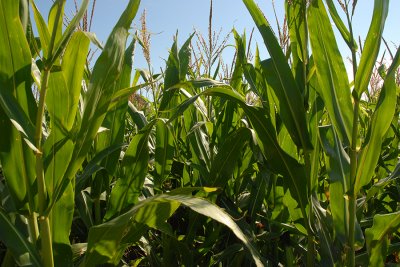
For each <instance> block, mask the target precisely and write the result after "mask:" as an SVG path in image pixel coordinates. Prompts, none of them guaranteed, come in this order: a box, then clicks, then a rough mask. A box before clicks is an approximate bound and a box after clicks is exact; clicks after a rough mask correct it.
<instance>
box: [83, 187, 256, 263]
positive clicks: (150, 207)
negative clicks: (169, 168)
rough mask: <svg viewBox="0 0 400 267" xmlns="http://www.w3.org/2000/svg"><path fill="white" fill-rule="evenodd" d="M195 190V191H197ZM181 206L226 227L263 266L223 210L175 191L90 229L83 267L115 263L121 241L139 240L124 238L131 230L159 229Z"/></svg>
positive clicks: (244, 237)
mask: <svg viewBox="0 0 400 267" xmlns="http://www.w3.org/2000/svg"><path fill="white" fill-rule="evenodd" d="M195 190H198V188H196V189H195ZM180 204H183V205H185V206H187V207H188V208H190V209H192V210H194V211H195V212H197V213H199V214H202V215H204V216H207V217H209V218H212V219H214V220H216V221H218V222H220V223H222V224H224V225H226V226H227V227H228V228H230V229H231V230H232V231H233V233H234V234H235V235H236V237H238V238H239V239H240V240H241V241H242V242H243V243H244V244H245V245H246V247H247V248H248V249H249V251H250V253H251V255H252V257H253V259H254V261H255V263H256V265H257V266H263V264H262V261H261V256H260V254H259V253H258V251H257V250H256V249H255V248H254V246H253V244H252V242H251V241H250V240H249V238H248V237H247V236H246V235H245V234H244V233H243V232H242V230H241V229H240V228H239V227H238V226H237V224H236V223H235V222H234V220H233V219H232V218H231V217H230V216H229V215H228V214H227V213H226V212H225V211H223V210H222V209H220V208H219V207H218V206H216V205H215V204H213V203H211V202H209V201H207V200H205V199H201V198H196V197H193V196H191V195H184V194H180V193H178V192H171V193H169V194H163V195H157V196H154V197H152V198H148V199H146V200H144V201H141V202H139V203H138V204H137V205H135V206H134V207H133V208H131V209H130V210H129V211H127V212H126V213H124V214H122V215H120V216H118V217H116V218H114V219H112V220H111V221H108V222H106V223H104V224H101V225H97V226H95V227H93V228H91V230H90V233H89V241H88V249H87V253H86V256H85V262H84V266H96V265H98V264H102V263H111V262H114V261H115V259H114V256H115V255H116V254H117V255H118V254H121V252H118V251H121V249H123V248H124V247H123V245H124V244H123V241H125V242H135V241H136V240H138V239H139V238H140V235H139V236H138V235H135V238H137V239H136V240H135V239H133V238H132V239H130V240H128V239H126V238H125V237H126V236H127V235H129V233H130V229H135V228H136V227H138V225H143V224H149V225H151V227H154V228H158V227H160V226H161V225H162V226H161V227H163V225H164V222H165V221H166V220H167V219H168V218H169V217H170V216H171V215H172V214H173V213H174V211H175V210H176V209H177V208H178V207H179V205H180ZM139 222H140V223H139ZM137 223H139V224H137ZM137 230H138V231H137V232H139V233H140V232H141V231H140V230H139V229H137ZM120 256H122V255H120Z"/></svg>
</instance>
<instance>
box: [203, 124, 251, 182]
mask: <svg viewBox="0 0 400 267" xmlns="http://www.w3.org/2000/svg"><path fill="white" fill-rule="evenodd" d="M251 137H252V133H251V131H250V130H249V129H248V128H240V129H238V130H236V131H235V132H233V133H232V134H231V135H229V136H227V137H225V141H224V143H223V144H222V145H221V147H220V148H219V151H218V154H217V155H216V156H215V158H214V160H213V161H212V162H211V170H210V176H209V177H208V180H209V182H210V185H211V186H213V187H223V186H224V185H226V184H227V182H228V181H229V179H230V178H232V174H233V171H234V170H235V167H236V165H237V161H238V160H239V159H240V158H241V156H242V152H243V151H242V150H243V147H244V146H245V145H246V144H247V142H248V141H249V140H250V139H251Z"/></svg>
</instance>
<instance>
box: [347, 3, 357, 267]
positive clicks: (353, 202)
mask: <svg viewBox="0 0 400 267" xmlns="http://www.w3.org/2000/svg"><path fill="white" fill-rule="evenodd" d="M346 16H347V21H348V25H349V31H350V38H351V39H350V43H351V44H353V43H354V42H353V41H354V35H353V27H352V21H351V18H350V15H349V9H348V5H347V4H346ZM351 56H352V63H353V77H354V78H355V77H356V74H357V56H356V50H355V47H353V46H352V47H351ZM359 97H360V96H358V95H355V96H353V100H354V111H353V131H352V136H351V144H350V191H349V193H348V201H349V207H348V209H349V232H348V233H349V236H348V237H347V242H348V243H347V248H346V260H347V264H346V266H349V267H354V266H355V253H356V252H355V248H354V243H355V225H356V219H357V214H356V207H357V193H358V192H355V188H354V185H355V182H356V175H357V166H358V162H357V156H358V152H357V142H358V116H359V111H360V101H359Z"/></svg>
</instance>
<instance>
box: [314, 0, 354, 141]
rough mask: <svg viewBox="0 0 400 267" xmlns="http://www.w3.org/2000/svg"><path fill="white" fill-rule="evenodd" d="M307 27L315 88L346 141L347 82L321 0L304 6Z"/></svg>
mask: <svg viewBox="0 0 400 267" xmlns="http://www.w3.org/2000/svg"><path fill="white" fill-rule="evenodd" d="M308 29H309V34H310V43H311V48H312V51H313V59H314V64H315V66H316V73H317V77H318V83H319V85H318V86H317V87H316V88H315V89H316V90H317V92H318V94H319V95H320V96H321V98H322V100H323V101H324V103H325V107H326V109H327V110H328V113H329V117H330V119H331V121H332V124H333V126H334V127H335V130H336V131H337V132H338V135H339V137H340V140H341V141H342V142H344V143H345V144H349V142H350V140H351V138H350V137H351V131H352V120H353V106H352V103H351V94H350V85H349V81H348V78H347V72H346V68H345V66H344V63H343V60H342V57H341V55H340V52H339V48H338V46H337V44H336V40H335V35H334V33H333V30H332V26H331V22H330V20H329V17H328V14H327V13H326V10H325V7H324V4H323V3H322V0H315V1H312V3H311V5H310V7H309V8H308Z"/></svg>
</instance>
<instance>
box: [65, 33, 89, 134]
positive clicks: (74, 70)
mask: <svg viewBox="0 0 400 267" xmlns="http://www.w3.org/2000/svg"><path fill="white" fill-rule="evenodd" d="M89 45H90V39H89V38H88V37H87V34H86V33H85V32H82V31H76V32H74V33H73V34H72V36H71V39H70V41H69V43H68V45H67V47H66V49H65V52H64V55H63V60H62V63H61V69H62V73H63V75H64V79H65V83H66V85H67V88H68V99H69V100H68V105H69V108H68V116H67V120H66V128H67V129H68V130H71V129H72V126H73V123H74V121H75V117H76V113H77V111H78V103H79V96H80V93H81V87H82V79H83V73H84V71H85V64H86V57H87V54H88V52H89Z"/></svg>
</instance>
